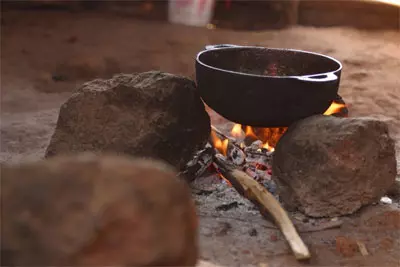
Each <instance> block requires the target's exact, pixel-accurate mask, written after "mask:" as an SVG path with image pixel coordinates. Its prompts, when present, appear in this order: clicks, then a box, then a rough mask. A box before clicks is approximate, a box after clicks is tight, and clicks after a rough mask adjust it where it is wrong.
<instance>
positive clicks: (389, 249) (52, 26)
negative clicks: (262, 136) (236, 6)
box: [0, 11, 400, 266]
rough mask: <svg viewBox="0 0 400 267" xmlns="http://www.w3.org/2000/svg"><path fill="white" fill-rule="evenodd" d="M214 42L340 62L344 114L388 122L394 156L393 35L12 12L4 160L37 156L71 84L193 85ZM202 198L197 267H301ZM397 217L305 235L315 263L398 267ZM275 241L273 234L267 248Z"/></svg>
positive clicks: (397, 62) (398, 64) (262, 232)
mask: <svg viewBox="0 0 400 267" xmlns="http://www.w3.org/2000/svg"><path fill="white" fill-rule="evenodd" d="M217 43H234V44H243V45H262V46H268V47H286V48H296V49H304V50H311V51H315V52H320V53H324V54H327V55H330V56H333V57H335V58H337V59H339V60H340V61H342V62H343V65H344V68H343V72H342V81H341V86H340V90H339V93H340V94H341V96H342V97H343V98H344V99H345V101H346V102H347V104H348V106H349V110H350V116H374V117H378V118H380V119H382V120H385V121H387V122H388V124H389V126H390V131H391V135H392V137H393V138H395V140H396V141H397V148H398V150H397V151H398V153H400V145H399V141H400V75H399V73H400V47H399V44H400V33H399V32H394V31H385V32H382V31H376V32H367V31H361V30H354V29H346V28H329V29H327V28H318V29H317V28H305V27H295V28H292V29H286V30H280V31H263V32H235V31H230V30H218V29H216V30H207V29H205V28H192V27H185V26H179V25H169V24H166V23H161V22H148V21H147V22H144V21H138V20H135V19H132V18H129V17H118V16H112V15H107V14H94V13H68V12H61V11H60V12H46V11H36V12H32V11H18V12H16V11H9V12H4V13H3V14H2V20H1V154H0V160H1V161H2V162H9V163H10V162H20V161H28V160H37V159H39V158H41V157H42V156H43V154H44V150H45V148H46V146H47V145H48V142H49V138H50V136H51V134H52V132H53V129H54V127H55V122H56V120H57V116H58V109H59V107H60V105H61V104H62V103H63V102H64V101H65V100H66V99H67V98H68V97H69V96H70V94H71V92H72V91H73V90H74V89H75V88H76V86H77V85H79V84H81V83H83V82H85V81H88V80H91V79H93V78H96V77H111V76H112V75H113V74H115V73H119V72H124V73H130V72H141V71H148V70H162V71H166V72H171V73H177V74H183V75H187V76H190V77H192V78H194V58H195V55H196V53H197V52H198V51H200V50H202V49H203V47H204V46H205V45H206V44H217ZM265 101H266V103H268V101H269V100H268V99H266V100H265ZM212 120H213V123H214V124H215V125H217V126H220V127H222V128H223V127H226V126H227V122H226V121H225V120H224V119H223V118H220V117H218V116H215V114H213V115H212ZM398 155H399V154H398ZM398 158H399V156H398ZM398 166H400V164H398ZM210 199H212V198H210ZM206 200H207V198H206ZM206 200H204V198H203V199H202V200H198V201H200V202H203V204H201V203H200V204H199V215H200V218H201V221H200V223H201V230H200V236H201V250H202V252H201V254H202V259H203V260H206V261H209V262H213V263H216V264H221V265H224V266H245V265H247V266H248V265H256V266H257V265H258V266H262V265H259V264H260V263H267V264H268V265H264V266H289V265H290V266H293V265H297V263H296V262H295V261H294V260H293V257H292V256H291V254H290V251H289V250H288V247H287V245H286V243H285V242H284V240H283V238H282V237H281V236H279V231H277V230H276V229H273V228H272V230H271V229H270V228H271V225H270V224H269V223H268V222H266V221H265V220H263V219H262V218H261V217H260V216H259V215H258V213H256V214H254V218H249V217H248V215H243V216H244V218H240V214H239V215H237V214H236V215H235V214H231V216H230V217H226V214H225V213H224V212H222V213H218V214H214V213H210V212H208V211H204V210H203V209H206V207H207V206H209V205H211V204H210V203H209V202H207V201H206ZM215 201H218V194H217V193H216V196H215ZM398 211H399V205H398V204H393V205H387V206H381V205H377V206H373V207H370V208H369V209H366V211H365V212H362V213H359V214H356V215H354V218H353V219H352V220H349V219H348V218H347V219H346V218H344V219H343V226H342V227H341V228H340V229H333V230H329V231H322V232H313V233H303V234H302V236H303V237H304V238H305V240H306V242H307V244H309V245H310V247H311V250H312V252H313V254H314V255H316V257H314V258H313V260H312V261H311V264H312V265H318V266H327V265H329V266H337V265H347V266H400V262H399V258H400V255H399V252H398V251H400V243H399V237H400V236H399V230H400V225H399V220H400V217H399V216H398V215H399V214H400V213H399V212H398ZM387 212H389V213H387ZM391 212H392V213H393V214H397V215H393V216H392V215H390V214H392V213H391ZM388 214H389V215H388ZM224 216H225V217H224ZM216 217H218V218H216ZM250 217H251V216H250ZM388 218H392V219H388ZM388 221H389V222H388ZM226 223H228V224H229V225H230V226H229V227H228V230H223V229H222V231H223V232H224V231H225V232H229V231H232V232H235V231H236V232H235V234H234V235H226V234H225V235H224V234H222V235H221V234H220V235H218V234H215V233H216V232H218V231H220V230H218V229H221V227H227V226H226ZM253 228H255V229H256V232H258V235H256V236H253V235H251V234H249V231H252V232H253V233H254V231H253V230H252V229H253ZM210 229H211V230H210ZM215 229H217V230H215ZM272 234H273V235H277V238H273V241H271V238H270V236H271V235H272ZM339 235H342V236H345V237H347V238H348V239H354V240H359V241H362V242H364V243H365V244H366V246H367V249H368V250H369V255H368V256H361V255H360V253H359V252H358V251H357V252H355V253H353V254H354V255H352V256H348V255H347V254H346V253H345V254H346V255H347V256H346V255H344V253H343V252H339V251H337V249H336V247H335V238H336V237H337V236H339ZM350 250H352V248H351V246H350Z"/></svg>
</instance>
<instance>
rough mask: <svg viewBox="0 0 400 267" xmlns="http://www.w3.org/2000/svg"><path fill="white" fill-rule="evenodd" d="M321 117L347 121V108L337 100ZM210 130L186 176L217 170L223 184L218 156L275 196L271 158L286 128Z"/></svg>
mask: <svg viewBox="0 0 400 267" xmlns="http://www.w3.org/2000/svg"><path fill="white" fill-rule="evenodd" d="M323 115H327V116H328V115H333V116H342V117H346V116H347V108H346V104H345V103H344V101H343V100H342V98H341V97H340V96H338V97H337V98H336V99H335V100H334V101H333V102H332V104H331V105H330V107H329V108H328V109H327V110H326V111H325V112H324V113H323ZM211 128H212V130H211V134H210V140H209V143H208V144H207V145H206V147H205V148H204V149H203V150H201V151H199V152H198V153H197V154H196V155H195V157H194V158H193V160H191V161H190V162H189V163H188V164H187V169H186V171H185V173H188V174H191V175H192V176H193V177H199V176H200V175H202V174H203V173H204V172H205V171H206V170H207V169H209V168H212V170H213V171H216V170H217V173H218V174H219V176H220V177H221V178H223V180H224V181H226V179H225V178H224V177H223V176H222V175H221V173H220V172H218V168H217V166H215V164H213V158H214V155H215V153H216V152H217V153H220V154H221V155H222V156H224V157H225V158H226V160H227V161H228V162H230V163H232V164H233V165H234V166H235V167H236V168H237V169H239V170H242V171H244V172H245V173H247V174H248V175H249V176H251V177H252V178H253V179H254V180H256V181H258V182H259V183H261V184H262V185H264V187H265V188H267V189H268V191H270V192H271V193H272V194H274V193H275V191H276V185H275V184H274V182H273V180H272V179H271V175H272V154H273V152H274V150H275V146H276V144H277V143H278V141H279V139H280V138H281V136H282V135H283V134H284V133H285V131H286V130H287V127H278V128H259V127H252V126H248V125H241V124H234V125H233V127H232V129H231V130H230V133H229V135H226V134H224V133H223V132H221V131H220V130H219V129H217V128H216V127H214V126H211ZM212 166H213V167H212ZM228 184H229V182H228Z"/></svg>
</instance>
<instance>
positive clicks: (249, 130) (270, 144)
mask: <svg viewBox="0 0 400 267" xmlns="http://www.w3.org/2000/svg"><path fill="white" fill-rule="evenodd" d="M345 107H346V105H345V104H344V103H339V102H335V101H333V102H332V104H331V105H330V107H329V108H328V109H327V110H326V111H325V112H324V115H334V114H337V113H340V112H341V111H342V109H343V108H345ZM286 129H287V127H280V128H256V127H251V126H245V125H241V124H235V125H234V126H233V127H232V130H231V131H230V135H231V136H232V138H235V139H236V141H237V142H239V146H240V147H241V148H245V146H246V143H248V142H249V141H256V140H261V141H262V143H259V142H258V143H257V146H259V147H258V151H259V152H261V151H262V150H263V149H266V150H267V151H271V152H273V151H274V150H275V149H274V147H275V146H276V144H277V143H278V141H279V138H280V137H281V136H282V135H283V134H284V133H285V131H286ZM211 138H212V144H213V145H214V147H215V148H216V149H217V150H218V151H219V152H220V153H221V154H223V155H224V156H226V155H227V152H228V143H229V139H228V138H219V137H218V135H217V134H216V133H215V131H214V130H212V133H211Z"/></svg>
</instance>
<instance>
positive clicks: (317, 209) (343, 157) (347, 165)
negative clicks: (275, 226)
mask: <svg viewBox="0 0 400 267" xmlns="http://www.w3.org/2000/svg"><path fill="white" fill-rule="evenodd" d="M272 173H273V179H274V180H275V181H276V183H277V185H278V188H279V193H280V197H281V199H282V201H283V202H284V204H285V206H286V208H288V209H299V210H300V211H302V212H304V213H305V214H307V215H309V216H314V217H324V216H340V215H345V214H351V213H353V212H355V211H356V210H358V209H359V208H361V207H362V206H364V205H367V204H370V203H373V202H375V201H377V200H379V199H380V197H382V196H383V195H384V194H385V193H386V192H387V190H388V189H389V188H390V187H391V186H392V185H393V183H394V181H395V177H396V157H395V147H394V141H393V140H392V139H391V137H390V136H389V133H388V127H387V125H386V123H384V122H382V121H379V120H376V119H373V118H337V117H333V116H323V115H318V116H312V117H309V118H306V119H304V120H301V121H299V122H297V123H295V124H293V125H291V126H290V127H289V129H288V130H287V131H286V133H285V134H284V135H283V136H282V138H281V139H280V140H279V142H278V145H277V146H276V148H275V152H274V155H273V170H272Z"/></svg>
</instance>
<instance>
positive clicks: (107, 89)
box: [46, 71, 210, 170]
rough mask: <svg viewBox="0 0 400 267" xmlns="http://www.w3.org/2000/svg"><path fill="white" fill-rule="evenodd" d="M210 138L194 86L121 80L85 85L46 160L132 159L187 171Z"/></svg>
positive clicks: (145, 77) (64, 114) (147, 77)
mask: <svg viewBox="0 0 400 267" xmlns="http://www.w3.org/2000/svg"><path fill="white" fill-rule="evenodd" d="M209 134H210V118H209V116H208V114H207V112H206V111H205V108H204V105H203V102H202V101H201V98H200V97H199V95H198V93H197V91H196V88H195V84H194V82H193V81H191V80H189V79H187V78H185V77H181V76H176V75H172V74H168V73H161V72H154V71H151V72H145V73H138V74H120V75H117V76H115V77H113V78H112V79H110V80H101V79H98V80H94V81H91V82H88V83H85V84H83V86H82V87H80V88H79V89H78V90H77V91H76V92H75V93H74V94H73V95H72V96H71V97H70V98H69V99H68V100H67V101H66V102H65V103H64V104H63V105H62V106H61V108H60V114H59V118H58V121H57V126H56V129H55V132H54V134H53V136H52V138H51V141H50V144H49V146H48V148H47V151H46V157H50V156H54V155H58V154H68V153H76V152H83V151H93V152H115V153H126V154H129V155H134V156H141V157H151V158H158V159H162V160H164V161H166V162H168V163H170V164H171V165H173V166H175V167H176V168H178V169H180V170H181V169H182V168H183V167H184V165H185V164H186V162H187V161H189V160H190V159H191V158H192V155H193V153H194V152H195V151H197V150H198V149H200V148H202V147H204V145H205V142H206V141H207V139H208V137H209Z"/></svg>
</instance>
